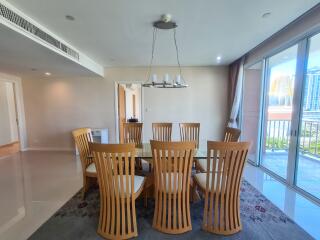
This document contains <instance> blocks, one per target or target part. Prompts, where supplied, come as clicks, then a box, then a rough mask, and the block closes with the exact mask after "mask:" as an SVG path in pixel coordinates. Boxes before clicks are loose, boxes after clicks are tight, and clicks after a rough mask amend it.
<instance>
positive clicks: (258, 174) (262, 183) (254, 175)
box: [244, 164, 320, 239]
mask: <svg viewBox="0 0 320 240" xmlns="http://www.w3.org/2000/svg"><path fill="white" fill-rule="evenodd" d="M244 177H245V179H246V180H248V181H249V182H250V183H251V184H252V185H253V186H254V187H255V188H257V189H258V190H259V191H260V192H262V194H263V195H264V196H266V197H267V198H268V199H269V200H270V201H271V202H273V203H274V204H275V205H276V206H277V207H279V208H280V209H281V210H282V211H283V212H284V213H285V214H286V215H287V216H289V217H290V218H291V219H292V220H294V221H295V222H296V223H297V224H299V225H300V226H301V227H302V228H304V229H305V230H306V231H307V232H308V233H309V234H310V235H311V236H313V237H314V238H316V239H320V228H319V216H320V206H319V205H316V204H314V203H313V202H311V201H309V200H308V199H306V198H305V197H303V196H301V195H300V194H298V193H296V192H295V191H293V190H292V189H291V188H289V187H287V186H285V185H284V184H282V183H280V182H279V181H277V180H276V179H274V178H272V177H270V176H269V175H268V174H266V173H265V172H263V171H262V170H261V169H260V168H257V167H254V166H252V165H251V164H247V166H246V169H245V173H244Z"/></svg>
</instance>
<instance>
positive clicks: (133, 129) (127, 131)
mask: <svg viewBox="0 0 320 240" xmlns="http://www.w3.org/2000/svg"><path fill="white" fill-rule="evenodd" d="M142 125H143V123H124V124H123V139H124V143H134V144H135V145H136V147H140V146H142Z"/></svg>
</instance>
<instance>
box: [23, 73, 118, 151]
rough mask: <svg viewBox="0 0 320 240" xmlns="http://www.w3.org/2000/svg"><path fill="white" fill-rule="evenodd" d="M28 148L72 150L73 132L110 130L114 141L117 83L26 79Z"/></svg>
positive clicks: (90, 80)
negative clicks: (78, 130) (82, 128)
mask: <svg viewBox="0 0 320 240" xmlns="http://www.w3.org/2000/svg"><path fill="white" fill-rule="evenodd" d="M22 83H23V93H24V104H25V112H26V123H27V136H28V147H29V148H33V149H38V148H42V149H52V150H54V149H71V148H73V141H72V137H71V131H72V130H73V129H75V128H79V127H86V126H88V127H92V128H109V131H110V133H109V134H110V137H111V141H112V140H114V134H115V133H114V131H115V130H114V126H115V123H114V84H113V83H112V82H108V81H106V80H104V79H102V78H74V79H48V78H43V79H23V80H22Z"/></svg>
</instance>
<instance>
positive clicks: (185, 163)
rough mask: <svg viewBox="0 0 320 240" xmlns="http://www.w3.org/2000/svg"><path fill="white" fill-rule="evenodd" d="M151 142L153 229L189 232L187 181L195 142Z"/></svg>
mask: <svg viewBox="0 0 320 240" xmlns="http://www.w3.org/2000/svg"><path fill="white" fill-rule="evenodd" d="M150 142H151V149H152V157H153V161H154V162H153V163H154V181H155V210H154V216H153V227H154V228H155V229H157V230H159V231H161V232H165V233H169V234H179V233H183V232H187V231H190V230H191V229H192V225H191V218H190V202H189V197H190V178H191V169H192V162H193V156H194V151H195V142H161V141H150Z"/></svg>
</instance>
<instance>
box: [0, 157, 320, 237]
mask: <svg viewBox="0 0 320 240" xmlns="http://www.w3.org/2000/svg"><path fill="white" fill-rule="evenodd" d="M245 178H246V179H247V180H248V181H249V182H250V183H251V184H252V185H254V186H255V187H256V188H257V189H258V190H259V191H261V192H262V193H263V194H264V195H265V196H266V197H267V198H268V199H270V200H271V201H272V202H273V203H274V204H276V205H277V206H278V207H279V208H280V209H281V210H283V211H284V212H285V213H286V214H287V215H288V216H289V217H291V218H292V219H293V220H295V221H296V222H297V223H298V224H299V225H300V226H302V227H303V228H304V229H305V230H306V231H307V232H309V233H310V234H311V235H312V236H313V237H315V238H318V239H320V229H319V226H318V224H319V216H320V207H319V206H317V205H315V204H313V203H311V202H310V201H308V200H307V199H305V198H304V197H302V196H300V195H299V194H296V193H295V192H294V191H292V190H290V189H289V188H287V187H285V186H284V185H283V184H281V183H279V182H278V181H276V180H274V179H272V178H271V177H269V176H268V175H267V174H265V173H263V172H262V171H261V170H260V169H258V168H255V167H253V166H251V165H249V164H248V165H247V167H246V170H245ZM81 185H82V175H81V165H80V162H79V160H78V159H76V158H75V156H74V155H73V154H72V153H71V152H49V151H42V152H40V151H29V152H23V153H19V154H15V155H13V156H11V157H7V158H0V192H1V197H0V212H1V214H0V239H1V240H7V239H8V240H20V239H21V240H22V239H27V238H28V237H29V236H30V235H31V234H32V233H33V232H34V231H35V230H36V229H37V228H38V227H39V226H40V225H41V224H42V223H44V222H45V221H46V220H47V219H48V218H49V217H50V216H51V215H52V214H53V213H54V212H55V211H56V210H58V209H59V208H60V207H61V206H62V205H63V204H64V203H65V202H66V201H67V200H69V199H70V198H71V197H72V196H73V194H74V193H76V192H77V191H78V190H79V189H80V188H81Z"/></svg>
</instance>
